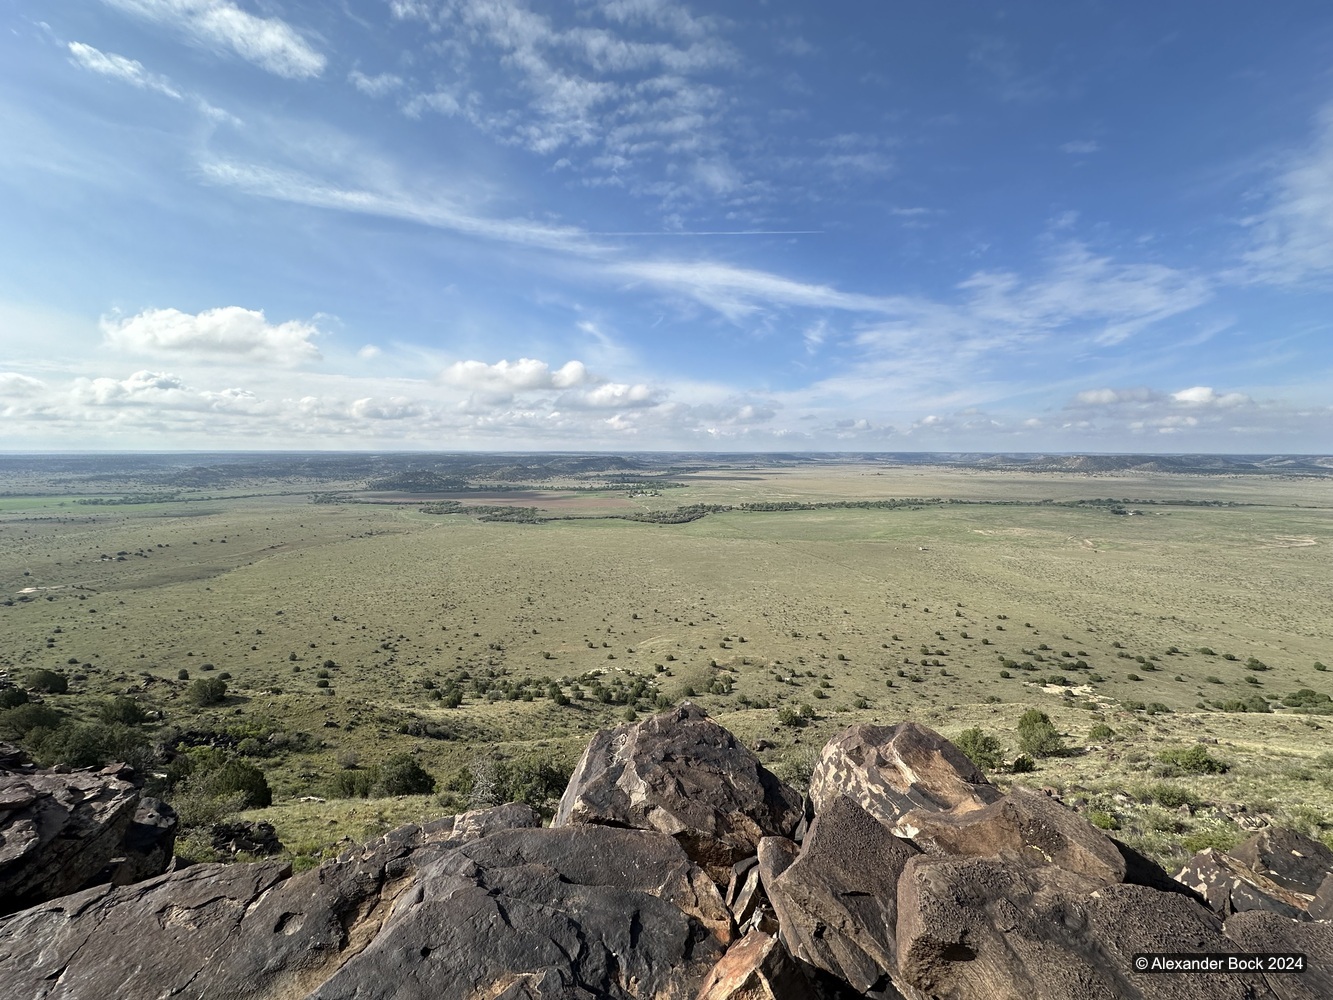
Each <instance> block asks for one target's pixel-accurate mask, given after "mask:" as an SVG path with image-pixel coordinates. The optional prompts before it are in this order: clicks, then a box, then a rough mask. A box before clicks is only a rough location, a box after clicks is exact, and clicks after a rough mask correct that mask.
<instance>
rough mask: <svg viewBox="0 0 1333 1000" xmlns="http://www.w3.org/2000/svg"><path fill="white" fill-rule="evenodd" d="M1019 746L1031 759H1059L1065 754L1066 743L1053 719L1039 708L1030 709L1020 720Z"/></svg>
mask: <svg viewBox="0 0 1333 1000" xmlns="http://www.w3.org/2000/svg"><path fill="white" fill-rule="evenodd" d="M1018 745H1019V747H1020V748H1021V749H1022V751H1023V752H1024V753H1025V754H1028V755H1029V756H1031V757H1058V756H1060V755H1061V754H1063V753H1064V752H1065V741H1064V740H1063V739H1062V738H1061V737H1060V734H1059V733H1058V732H1056V729H1055V726H1054V725H1052V724H1051V717H1050V716H1049V715H1047V714H1046V713H1045V712H1043V711H1041V710H1040V709H1037V708H1029V709H1028V710H1027V711H1026V712H1024V713H1023V715H1022V716H1021V717H1020V718H1019V720H1018Z"/></svg>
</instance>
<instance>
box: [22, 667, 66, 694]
mask: <svg viewBox="0 0 1333 1000" xmlns="http://www.w3.org/2000/svg"><path fill="white" fill-rule="evenodd" d="M27 683H28V690H29V691H41V692H42V693H43V694H64V693H65V692H67V691H68V690H69V679H68V678H67V677H66V676H65V675H64V674H61V673H57V672H56V671H54V670H34V671H33V672H32V673H30V674H28V681H27Z"/></svg>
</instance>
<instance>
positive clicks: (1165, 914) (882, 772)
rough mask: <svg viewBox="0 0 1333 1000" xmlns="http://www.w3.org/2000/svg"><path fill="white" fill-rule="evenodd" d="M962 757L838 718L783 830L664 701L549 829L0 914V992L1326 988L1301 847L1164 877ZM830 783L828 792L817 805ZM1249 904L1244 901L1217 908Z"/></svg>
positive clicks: (460, 820)
mask: <svg viewBox="0 0 1333 1000" xmlns="http://www.w3.org/2000/svg"><path fill="white" fill-rule="evenodd" d="M960 757H961V755H960V754H958V752H957V751H956V750H955V749H954V748H953V747H952V745H951V744H949V743H948V742H947V741H946V740H944V739H943V737H941V736H939V734H937V733H933V732H932V731H931V730H929V729H926V728H924V727H922V726H918V725H915V724H908V723H904V724H902V725H900V726H893V727H855V728H853V729H851V730H848V731H846V732H844V733H842V734H840V735H839V736H838V737H836V738H835V739H834V740H833V741H832V742H831V743H830V744H829V746H828V747H827V748H826V749H825V752H824V755H823V759H822V761H821V764H820V769H819V770H818V771H817V777H818V782H817V788H816V789H815V790H814V792H815V793H814V794H813V795H812V802H813V805H814V814H813V818H812V819H809V825H808V829H807V830H806V832H805V836H804V839H803V841H802V842H799V843H798V842H797V841H796V840H794V839H792V838H793V837H794V835H795V834H796V832H797V830H798V827H800V826H801V825H802V824H803V823H804V822H805V821H806V819H807V818H808V817H806V815H805V813H804V812H803V810H802V807H801V801H800V799H799V798H798V797H796V796H795V793H794V792H792V791H791V790H790V789H787V788H785V786H782V785H781V783H779V782H776V780H775V779H773V778H772V776H771V775H769V774H768V772H766V771H763V770H762V768H760V767H759V766H758V764H757V762H755V761H754V759H753V756H752V755H751V754H750V753H749V751H747V750H745V749H744V748H743V747H741V746H740V745H739V744H738V743H737V742H736V741H735V740H734V739H733V738H732V737H731V736H730V734H728V733H726V732H725V730H722V729H721V728H720V727H718V726H716V724H715V723H713V722H711V720H708V719H707V718H706V717H705V716H704V715H703V714H702V713H701V712H699V711H698V710H697V709H694V708H692V707H689V706H686V707H684V708H682V709H680V710H676V711H672V712H668V713H664V714H662V715H660V716H657V717H655V718H653V719H649V720H647V721H646V722H644V723H640V724H639V725H637V726H629V727H621V728H620V729H618V730H616V731H614V732H611V733H602V734H599V736H598V737H597V739H595V740H594V742H593V746H592V747H590V748H589V751H588V753H587V754H585V756H584V760H583V761H582V763H581V764H580V767H579V771H578V773H576V774H575V776H574V778H573V779H572V780H571V782H570V786H569V789H568V790H567V791H566V794H565V797H564V799H563V800H562V804H561V811H562V816H563V819H562V821H561V825H559V826H556V827H554V828H551V829H542V828H541V827H540V825H539V822H538V818H537V816H536V814H535V813H534V812H533V811H532V810H531V809H530V808H528V807H527V806H523V805H518V804H514V803H511V804H509V805H505V806H498V807H495V808H493V809H486V810H478V811H476V812H472V813H465V814H462V815H460V816H450V817H444V818H441V819H436V820H432V821H430V822H428V823H425V824H422V825H410V826H405V827H401V828H399V829H397V830H394V831H392V832H390V833H388V834H386V835H385V836H384V837H382V838H380V839H379V840H377V841H374V842H372V843H370V844H366V845H363V846H359V847H356V848H352V849H349V850H346V851H344V852H343V853H342V854H341V855H340V856H339V857H338V859H337V860H336V861H331V862H327V863H325V864H323V865H320V866H319V867H318V868H314V869H312V870H309V871H305V872H302V873H300V874H296V875H293V874H292V872H291V869H290V868H289V867H288V866H286V865H285V864H283V863H282V862H279V861H265V862H259V863H255V864H248V865H196V866H192V867H189V868H184V869H181V870H176V871H171V872H169V873H166V874H162V875H158V876H156V877H153V878H149V879H147V880H143V881H134V882H133V883H132V884H124V885H112V884H106V885H100V886H97V887H94V888H89V889H85V890H83V891H81V892H77V893H74V894H72V895H66V896H63V897H61V898H59V899H54V900H49V901H46V902H42V903H39V904H38V905H35V906H31V907H29V908H28V909H24V910H22V911H20V912H17V913H13V914H11V915H10V916H8V917H4V918H0V984H3V991H0V992H3V994H4V995H5V996H14V997H16V998H21V1000H28V998H33V1000H85V998H86V1000H102V998H103V997H110V996H114V997H117V998H121V997H125V998H130V1000H136V998H140V997H142V998H145V1000H147V998H158V997H162V996H181V997H208V998H209V1000H215V998H220V1000H232V998H236V1000H239V998H242V997H244V998H247V1000H249V998H256V1000H300V998H306V1000H353V998H355V1000H388V998H390V997H392V998H395V1000H397V998H403V1000H412V998H422V1000H425V998H432V1000H434V998H445V1000H449V998H458V1000H465V998H466V1000H481V998H486V1000H535V998H552V1000H554V998H560V1000H592V998H603V1000H606V998H609V1000H631V998H633V1000H648V998H659V997H664V998H681V1000H685V998H702V1000H795V998H802V1000H804V998H816V1000H829V998H837V1000H842V998H849V997H856V996H867V997H879V998H882V1000H903V998H908V1000H973V998H976V1000H986V998H1004V1000H1013V998H1021V1000H1084V998H1105V1000H1113V998H1114V1000H1168V998H1169V1000H1231V998H1235V1000H1241V998H1245V1000H1275V998H1276V1000H1312V998H1315V997H1328V996H1333V977H1331V976H1330V974H1329V972H1328V971H1327V970H1328V969H1331V968H1333V924H1330V923H1326V922H1323V921H1322V920H1321V919H1319V914H1321V913H1323V912H1325V910H1324V909H1321V907H1323V908H1333V888H1330V885H1331V883H1330V881H1329V879H1330V878H1333V875H1330V873H1329V872H1328V870H1327V861H1328V858H1327V857H1326V856H1325V854H1324V853H1323V852H1322V851H1321V849H1320V847H1319V846H1318V845H1313V846H1312V842H1309V841H1306V840H1304V839H1303V838H1299V837H1298V836H1297V835H1295V834H1292V833H1290V832H1289V831H1278V830H1268V831H1264V833H1263V834H1262V835H1261V836H1259V837H1256V838H1254V840H1252V841H1251V842H1249V843H1247V844H1245V845H1242V847H1240V848H1238V849H1237V850H1236V851H1235V852H1233V854H1232V855H1223V854H1218V853H1214V854H1206V855H1202V856H1201V857H1204V858H1205V859H1206V860H1208V861H1209V863H1210V864H1212V865H1213V866H1214V869H1215V870H1216V871H1218V872H1223V873H1225V879H1224V878H1221V877H1219V878H1218V879H1215V880H1213V881H1212V882H1209V881H1208V880H1206V879H1204V880H1201V881H1199V882H1198V884H1197V886H1194V887H1191V886H1188V885H1185V884H1182V883H1179V882H1173V881H1172V880H1171V879H1170V878H1169V876H1167V874H1166V873H1165V872H1163V871H1161V869H1159V868H1157V867H1156V866H1155V865H1153V864H1152V863H1151V862H1149V861H1148V860H1147V859H1145V858H1143V857H1142V856H1141V855H1138V854H1136V853H1135V852H1133V851H1131V850H1129V849H1128V848H1127V847H1125V846H1124V845H1122V844H1118V843H1116V842H1115V841H1112V840H1110V839H1109V838H1107V837H1106V836H1105V835H1104V834H1102V833H1101V832H1100V831H1097V830H1095V829H1093V828H1092V827H1091V826H1090V825H1089V824H1087V823H1085V822H1084V821H1083V820H1082V819H1081V818H1080V817H1079V816H1078V815H1077V814H1075V813H1073V812H1071V811H1069V810H1068V809H1066V808H1065V807H1064V806H1063V805H1062V804H1061V803H1060V802H1059V801H1058V800H1056V799H1054V798H1051V797H1049V796H1045V795H1042V794H1039V793H1035V792H1027V791H1024V790H1022V789H1018V788H1016V789H1014V790H1012V791H1010V792H1009V793H1007V794H1004V793H1002V792H1001V791H1000V790H999V789H997V788H995V787H994V786H992V785H990V784H988V783H986V782H985V781H984V780H983V779H982V778H981V776H980V775H979V774H977V773H976V772H975V771H974V770H972V769H971V768H970V765H967V764H965V763H964V762H963V761H964V760H965V759H963V760H960V759H959V758H960ZM839 775H841V776H842V777H841V778H839ZM23 777H24V780H25V781H27V784H23V785H21V786H20V784H17V783H16V784H14V785H12V786H5V787H6V788H7V789H10V790H9V791H7V792H6V794H7V795H8V798H0V802H9V803H12V806H13V807H12V808H10V809H8V810H7V812H9V813H22V811H23V810H29V811H30V812H31V813H32V815H34V816H38V815H43V814H44V813H43V810H44V809H48V808H50V806H49V805H43V804H42V803H40V802H39V801H38V800H39V797H40V796H39V795H38V793H37V791H36V790H35V789H34V788H32V786H31V781H29V780H28V779H30V778H31V777H32V775H31V774H30V773H29V774H25V775H24V776H23ZM60 777H64V778H69V777H73V778H75V779H77V780H76V782H75V785H76V786H77V787H79V788H83V789H84V790H85V794H84V795H83V797H81V798H79V799H78V801H77V802H74V801H73V800H72V795H71V793H68V792H66V793H64V794H65V795H66V800H61V801H67V800H68V801H70V803H71V806H70V808H69V809H66V813H69V814H72V813H77V812H78V807H80V806H82V805H83V804H84V803H85V801H87V802H94V803H95V802H98V801H101V800H99V799H98V796H97V795H96V794H95V790H94V789H91V788H86V787H85V785H84V784H82V783H84V782H86V781H87V780H89V779H91V778H93V777H96V778H97V779H98V780H100V781H101V782H102V783H103V784H104V785H105V786H106V788H107V789H108V790H109V792H108V794H111V793H114V792H115V791H116V789H117V784H116V783H117V782H121V781H122V780H123V778H122V777H121V776H120V775H119V774H118V773H116V772H108V773H105V774H102V775H97V776H93V775H90V774H88V773H87V772H84V773H82V774H80V775H73V776H70V775H62V776H60ZM844 779H845V781H846V785H847V789H848V791H849V793H850V794H846V795H844V794H835V793H836V791H837V788H838V785H837V783H836V782H837V781H838V780H844ZM139 807H140V808H139V811H138V812H137V813H134V814H132V815H133V817H134V822H133V823H131V821H130V818H126V820H125V823H126V829H127V830H128V829H132V828H133V827H135V826H138V827H140V828H141V832H142V834H143V836H144V837H145V838H146V842H152V843H158V846H159V848H160V837H159V835H160V834H161V832H162V831H163V830H165V829H166V828H167V827H169V826H171V825H172V822H171V820H172V818H171V817H169V816H168V815H167V810H166V807H164V806H161V805H160V804H159V805H156V806H154V805H152V804H151V803H150V801H149V800H143V801H142V802H140V803H139ZM34 810H35V811H34ZM39 827H40V824H37V823H36V821H35V820H33V821H31V822H30V823H29V826H27V827H20V829H30V828H31V829H34V830H36V829H39ZM154 831H157V833H154ZM765 831H769V832H765ZM154 838H158V839H157V840H155V839H154ZM123 842H124V841H123V838H122V841H120V842H118V843H119V844H121V845H123ZM16 843H17V844H18V845H19V848H21V846H22V842H16ZM0 846H2V847H9V843H8V841H6V842H5V843H4V844H0ZM19 848H16V850H17V849H19ZM34 856H35V857H37V858H40V857H41V856H42V855H41V852H40V851H39V852H37V854H36V855H34ZM126 858H127V855H124V854H123V853H122V854H118V855H115V856H113V857H111V858H109V859H104V863H105V862H106V861H109V862H110V864H109V865H107V866H106V870H108V871H112V872H114V873H117V874H115V876H114V877H115V880H116V881H121V880H123V879H125V878H128V877H129V875H130V874H131V873H132V871H133V868H132V866H131V865H129V864H128V862H127V860H126ZM724 861H725V862H726V864H725V866H724V865H723V862H724ZM700 862H702V863H703V865H706V866H707V867H701V864H700ZM11 874H12V872H11ZM103 875H104V876H105V872H104V873H103ZM1186 881H1188V879H1187V880H1186ZM1316 882H1317V884H1316ZM1224 883H1225V884H1224ZM722 885H725V887H726V888H725V891H720V890H719V886H722ZM1196 888H1197V890H1198V892H1197V893H1196V892H1195V891H1194V890H1195V889H1196ZM1248 893H1253V894H1254V902H1255V905H1254V906H1244V905H1241V904H1242V903H1243V902H1244V901H1245V900H1248V899H1250V897H1249V896H1248V895H1247V894H1248ZM1283 907H1286V908H1285V909H1284V908H1283ZM1293 915H1294V916H1295V917H1299V918H1300V919H1294V917H1293ZM1146 952H1173V953H1186V954H1189V953H1198V952H1212V953H1220V954H1233V953H1238V952H1247V953H1248V952H1299V953H1303V954H1305V955H1306V956H1307V960H1308V961H1309V963H1310V967H1309V968H1308V969H1307V971H1306V972H1305V973H1302V974H1299V975H1278V974H1274V973H1272V972H1265V971H1262V970H1258V971H1248V972H1243V973H1235V974H1229V975H1198V974H1184V973H1155V974H1154V973H1141V972H1139V971H1137V970H1136V969H1135V968H1134V966H1133V960H1134V957H1135V956H1136V955H1138V954H1141V953H1146Z"/></svg>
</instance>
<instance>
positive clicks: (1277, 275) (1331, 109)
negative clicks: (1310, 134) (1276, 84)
mask: <svg viewBox="0 0 1333 1000" xmlns="http://www.w3.org/2000/svg"><path fill="white" fill-rule="evenodd" d="M1249 223H1250V225H1251V226H1252V228H1253V238H1254V246H1253V248H1252V249H1251V250H1250V251H1249V252H1248V253H1246V254H1245V255H1244V258H1243V259H1244V262H1245V270H1244V272H1243V273H1242V274H1241V275H1240V277H1242V278H1245V279H1248V280H1251V281H1259V282H1264V283H1267V284H1274V285H1283V286H1296V285H1304V284H1319V285H1326V284H1328V282H1329V281H1330V280H1331V279H1333V104H1330V105H1328V106H1327V107H1325V108H1324V109H1323V111H1322V112H1321V113H1320V114H1319V116H1318V118H1317V119H1316V121H1315V135H1314V138H1313V140H1312V142H1311V143H1310V145H1309V146H1308V147H1307V148H1306V149H1305V150H1303V151H1301V152H1300V153H1298V154H1296V155H1295V156H1293V157H1291V158H1290V159H1288V161H1287V162H1286V164H1285V166H1284V168H1283V170H1282V173H1281V175H1280V176H1279V177H1278V179H1277V182H1276V185H1275V189H1274V191H1273V192H1272V196H1271V200H1270V202H1269V205H1268V207H1267V209H1266V210H1265V211H1263V212H1262V213H1260V214H1259V215H1258V216H1256V217H1255V218H1253V219H1250V220H1249Z"/></svg>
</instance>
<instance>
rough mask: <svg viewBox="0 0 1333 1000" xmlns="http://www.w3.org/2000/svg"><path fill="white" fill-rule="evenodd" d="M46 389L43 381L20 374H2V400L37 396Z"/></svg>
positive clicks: (0, 376) (0, 377) (0, 388)
mask: <svg viewBox="0 0 1333 1000" xmlns="http://www.w3.org/2000/svg"><path fill="white" fill-rule="evenodd" d="M45 388H46V383H45V382H43V381H42V380H41V379H36V378H32V377H30V376H28V375H20V374H19V373H18V372H0V400H5V399H18V398H20V397H25V396H35V395H37V394H38V393H40V392H41V391H42V390H43V389H45Z"/></svg>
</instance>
